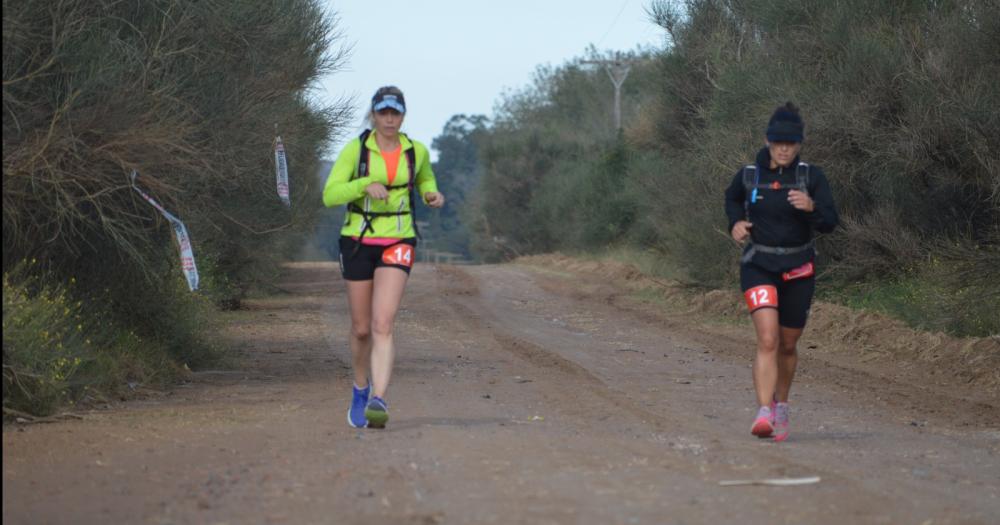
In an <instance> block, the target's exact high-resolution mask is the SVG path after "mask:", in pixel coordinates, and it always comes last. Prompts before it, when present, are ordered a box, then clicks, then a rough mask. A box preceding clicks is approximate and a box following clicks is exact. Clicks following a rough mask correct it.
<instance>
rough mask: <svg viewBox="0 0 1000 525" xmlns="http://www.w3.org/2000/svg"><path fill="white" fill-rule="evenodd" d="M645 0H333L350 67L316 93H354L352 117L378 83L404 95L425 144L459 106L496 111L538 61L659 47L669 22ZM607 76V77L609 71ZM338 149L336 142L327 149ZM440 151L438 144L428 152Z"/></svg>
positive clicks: (409, 128) (414, 130) (413, 132)
mask: <svg viewBox="0 0 1000 525" xmlns="http://www.w3.org/2000/svg"><path fill="white" fill-rule="evenodd" d="M648 3H649V0H627V1H622V0H607V1H603V2H602V1H598V0H582V1H571V0H533V1H526V0H507V1H476V0H466V1H458V0H426V1H420V2H417V1H404V0H380V1H376V2H366V1H362V0H349V1H334V0H328V6H329V8H330V10H332V11H333V12H335V13H336V14H337V17H338V19H339V23H338V28H339V29H340V31H341V32H342V33H343V35H344V39H343V41H342V43H345V44H349V45H352V46H353V51H352V53H351V56H350V58H349V60H348V62H347V65H346V68H345V69H344V70H342V71H339V72H337V73H335V74H333V75H331V76H329V77H327V78H326V79H325V80H324V81H323V82H322V83H321V85H320V86H319V91H318V93H319V95H320V96H321V97H324V98H325V99H327V100H334V99H337V98H341V97H353V99H354V107H355V110H356V111H355V118H354V120H353V121H352V122H353V123H354V124H355V126H354V128H356V129H354V128H352V129H351V130H350V133H349V134H350V135H356V134H357V133H359V132H360V131H361V129H362V128H361V120H362V112H363V111H365V110H366V109H367V104H368V103H369V102H370V99H371V96H372V94H373V93H374V92H375V89H376V88H378V87H379V86H383V85H388V84H394V85H396V86H399V87H400V88H401V89H402V90H403V93H404V94H405V96H406V105H407V116H406V122H405V123H404V125H403V130H404V131H406V132H407V133H408V134H409V135H410V136H412V137H413V138H415V139H417V140H419V141H421V142H424V143H425V144H427V145H428V147H429V146H430V144H431V140H432V139H433V138H434V137H435V136H437V135H438V134H440V132H441V130H442V128H443V127H444V124H445V122H447V121H448V119H449V118H450V117H451V116H452V115H455V114H457V113H466V114H476V113H481V114H485V115H487V116H490V115H492V113H493V105H494V103H495V102H496V100H497V99H498V98H499V96H500V94H501V93H502V92H503V91H504V90H505V88H506V89H519V88H521V87H523V86H525V85H527V84H528V82H529V81H530V80H531V74H532V73H533V72H534V71H535V68H536V67H537V66H539V65H542V64H551V65H559V64H562V63H563V62H565V61H567V60H569V59H571V58H573V57H576V56H581V55H583V54H584V52H585V51H586V49H587V46H588V45H590V44H594V45H595V46H596V47H597V48H598V49H599V50H631V49H635V48H636V47H637V46H643V47H655V48H659V47H662V46H663V43H664V32H663V30H662V29H659V28H658V27H657V26H655V25H654V24H652V23H651V22H650V21H649V17H648V16H647V15H646V12H645V8H646V7H647V5H648ZM609 82H610V81H609ZM338 150H339V144H334V145H333V146H332V151H331V155H335V154H336V152H337V151H338ZM432 155H433V156H434V157H435V158H436V153H435V152H432Z"/></svg>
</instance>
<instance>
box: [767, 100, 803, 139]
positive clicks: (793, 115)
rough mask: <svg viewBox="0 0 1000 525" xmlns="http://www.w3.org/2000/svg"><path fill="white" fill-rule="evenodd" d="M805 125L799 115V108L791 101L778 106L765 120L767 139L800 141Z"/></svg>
mask: <svg viewBox="0 0 1000 525" xmlns="http://www.w3.org/2000/svg"><path fill="white" fill-rule="evenodd" d="M805 130H806V125H805V123H804V122H802V117H801V116H799V108H797V107H795V104H792V103H791V102H788V103H786V104H785V105H784V106H779V107H778V109H775V110H774V113H773V114H772V115H771V120H769V121H768V122H767V140H769V141H771V142H802V140H803V139H804V138H805V134H806V133H805Z"/></svg>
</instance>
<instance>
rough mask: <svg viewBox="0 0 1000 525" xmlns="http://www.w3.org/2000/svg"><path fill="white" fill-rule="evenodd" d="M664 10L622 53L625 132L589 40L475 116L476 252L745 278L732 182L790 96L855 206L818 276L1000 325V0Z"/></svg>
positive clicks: (973, 325)
mask: <svg viewBox="0 0 1000 525" xmlns="http://www.w3.org/2000/svg"><path fill="white" fill-rule="evenodd" d="M648 10H649V14H650V17H651V19H652V20H653V21H655V22H656V23H657V24H658V25H659V26H661V27H662V28H663V30H664V35H665V38H666V40H667V41H668V45H667V46H665V48H664V49H663V50H658V51H647V52H639V53H630V54H628V55H625V56H618V57H617V58H621V59H629V60H631V61H633V67H632V70H631V74H630V76H629V77H628V79H627V81H626V82H625V84H624V93H623V127H624V130H623V132H622V133H621V134H618V133H616V132H615V130H613V129H612V124H611V101H612V99H613V87H612V84H611V82H610V81H609V79H608V77H607V75H606V74H605V72H604V71H602V70H600V69H598V68H596V67H595V66H593V65H587V64H584V63H583V61H582V60H573V61H570V62H568V63H566V64H564V65H562V66H560V67H556V68H542V69H540V70H539V71H538V74H537V76H536V79H535V80H534V82H533V83H532V84H531V85H530V86H527V87H525V88H524V89H522V90H520V91H517V92H514V93H512V94H509V95H507V96H505V97H503V99H502V100H501V101H500V102H499V104H498V107H499V112H498V114H497V115H496V117H495V119H494V120H493V121H491V122H490V123H489V124H488V125H486V126H485V127H484V128H483V129H482V130H480V131H479V132H478V133H477V134H476V137H477V138H476V140H477V145H478V148H479V151H478V154H479V159H480V169H481V178H480V180H479V190H478V191H477V192H476V193H475V194H474V195H473V197H472V198H471V199H470V202H471V205H470V206H467V209H466V210H465V214H466V216H465V223H466V225H468V227H469V228H471V230H472V234H471V246H472V249H473V251H474V252H475V253H476V254H477V255H478V256H479V257H481V258H482V259H484V260H487V261H495V260H500V259H505V258H509V257H512V256H516V255H519V254H527V253H536V252H546V251H552V250H577V251H588V250H594V249H600V250H603V249H605V248H607V247H616V246H625V247H633V248H635V247H638V248H640V249H642V250H645V251H651V252H652V253H654V254H656V255H657V256H660V257H663V258H666V259H669V260H671V261H673V263H674V264H675V265H677V266H678V267H680V268H682V269H683V270H684V271H685V273H686V275H687V276H688V278H689V279H690V280H691V281H692V282H695V283H700V284H704V285H706V286H732V283H733V281H734V279H735V275H736V271H737V267H738V265H737V256H738V248H737V247H736V246H735V245H734V243H733V242H732V241H731V240H730V239H729V235H728V233H727V232H726V231H725V229H726V224H727V223H726V220H725V217H724V213H723V210H722V202H723V190H724V188H725V186H726V185H727V184H728V183H729V181H730V180H731V179H732V177H733V176H734V174H735V173H736V171H737V169H738V168H739V166H741V165H743V164H745V163H748V162H752V160H753V158H754V154H755V153H756V152H757V150H758V149H759V148H760V147H762V146H763V143H764V128H765V125H766V122H767V118H768V116H769V115H770V113H771V112H772V111H773V110H774V108H775V107H776V106H778V105H780V104H783V103H784V102H786V101H793V102H795V103H796V104H798V105H800V106H801V107H802V111H803V116H804V118H805V120H806V142H805V146H804V149H803V158H804V160H806V161H808V162H811V163H813V164H816V165H819V166H822V167H823V169H824V170H825V171H826V173H827V175H828V177H829V178H830V179H831V184H832V186H833V189H834V192H835V195H836V198H837V201H838V205H839V207H840V209H841V212H842V217H843V227H842V228H840V229H839V231H838V232H837V233H835V234H833V235H829V236H825V237H823V238H822V239H820V248H819V249H820V253H821V255H820V257H821V259H822V261H821V267H822V268H823V271H824V273H823V275H822V279H823V280H824V281H825V282H826V283H828V284H825V285H824V286H822V287H821V288H823V289H824V290H826V293H827V294H832V293H833V292H832V291H833V290H838V292H837V293H838V294H840V297H841V298H842V299H843V300H845V301H847V302H849V303H857V304H862V305H867V306H872V307H876V308H881V309H886V310H889V311H891V312H893V313H895V314H897V315H900V316H902V317H904V318H907V319H908V320H910V321H911V322H913V323H914V324H917V325H921V326H925V327H927V328H933V329H945V330H949V331H952V332H954V333H960V334H977V335H986V334H990V333H993V334H995V333H998V332H1000V315H998V314H997V312H1000V89H997V86H1000V54H998V52H997V50H998V49H1000V4H998V3H997V2H992V1H985V0H983V1H976V0H967V1H938V0H934V1H930V0H914V1H907V2H898V1H890V0H883V1H870V0H845V1H840V2H828V1H825V0H804V1H800V2H787V1H774V0H689V1H687V2H683V5H681V6H679V7H678V3H677V2H667V1H656V2H653V3H652V5H650V6H649V8H648ZM590 55H591V56H588V57H587V58H613V57H608V56H601V57H599V56H598V55H597V53H596V52H591V53H590Z"/></svg>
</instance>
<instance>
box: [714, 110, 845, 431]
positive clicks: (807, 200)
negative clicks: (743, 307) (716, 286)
mask: <svg viewBox="0 0 1000 525" xmlns="http://www.w3.org/2000/svg"><path fill="white" fill-rule="evenodd" d="M766 135H767V147H765V148H763V149H762V150H760V152H758V153H757V159H756V162H755V163H754V164H752V165H747V166H744V167H743V168H741V169H740V171H739V172H738V173H737V174H736V176H735V177H734V178H733V182H732V184H730V185H729V187H728V188H727V189H726V215H727V216H728V217H729V231H730V234H731V235H732V237H733V239H735V240H736V241H737V242H741V243H742V242H744V241H746V246H745V247H744V250H743V256H742V258H741V259H740V263H741V264H740V286H741V289H742V290H743V295H744V297H745V298H746V302H747V306H748V307H749V309H750V317H751V319H752V320H753V325H754V328H755V329H756V331H757V355H756V358H755V359H754V363H753V381H754V388H755V389H756V391H757V402H758V403H759V405H760V409H759V410H758V412H757V417H756V418H755V419H754V422H753V426H752V427H751V430H750V431H751V432H752V433H753V434H754V435H755V436H757V437H762V438H765V437H772V436H773V437H774V439H775V440H776V441H784V440H785V439H786V438H787V437H788V430H789V417H788V392H789V390H790V389H791V386H792V378H793V377H794V376H795V367H796V364H797V362H798V354H797V352H796V349H795V345H796V343H797V342H798V340H799V337H800V336H801V335H802V330H803V328H804V327H805V325H806V318H807V317H808V316H809V306H810V304H811V303H812V297H813V291H814V290H815V287H816V277H815V271H816V268H815V263H814V259H815V257H816V250H815V248H814V245H813V244H814V242H813V230H816V231H818V232H820V233H829V232H831V231H833V229H834V228H835V227H836V226H837V222H838V220H839V219H838V217H837V210H836V207H835V206H834V202H833V195H832V194H831V193H830V185H829V183H828V182H827V180H826V176H824V175H823V171H822V170H820V169H819V168H818V167H816V166H811V165H809V164H806V163H804V162H802V161H800V160H799V151H800V150H801V149H802V140H803V139H804V137H805V124H804V123H803V121H802V117H801V116H799V111H798V108H796V107H795V106H794V105H793V104H792V103H791V102H789V103H787V104H785V105H784V106H781V107H779V108H777V109H776V110H775V111H774V114H773V115H772V116H771V119H770V121H769V122H768V125H767V133H766Z"/></svg>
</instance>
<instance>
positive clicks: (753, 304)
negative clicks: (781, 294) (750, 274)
mask: <svg viewBox="0 0 1000 525" xmlns="http://www.w3.org/2000/svg"><path fill="white" fill-rule="evenodd" d="M743 296H744V297H745V298H746V300H747V308H750V311H751V312H752V311H754V310H756V309H758V308H763V307H765V306H771V307H773V308H777V307H778V289H777V288H775V287H774V286H771V285H767V284H762V285H760V286H754V287H753V288H751V289H749V290H747V291H745V292H743Z"/></svg>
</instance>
